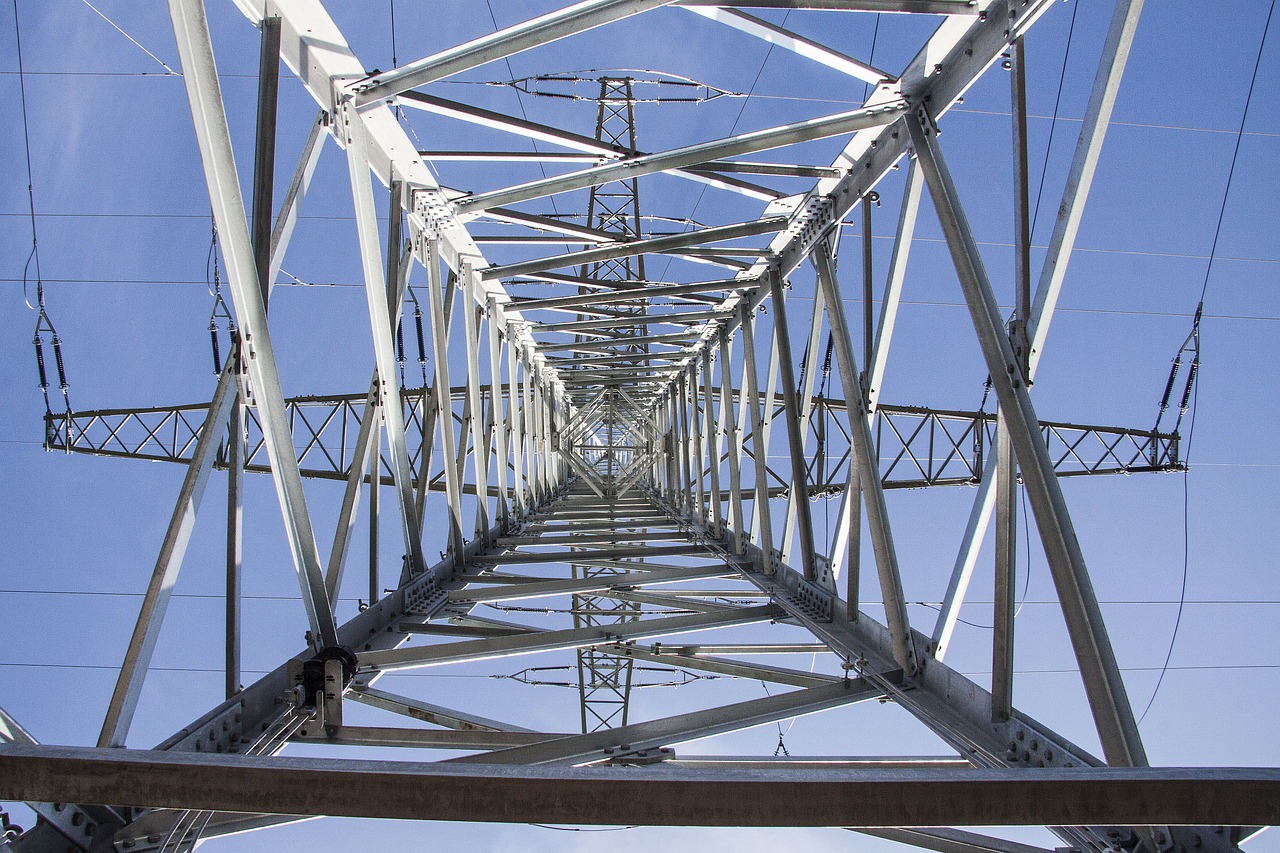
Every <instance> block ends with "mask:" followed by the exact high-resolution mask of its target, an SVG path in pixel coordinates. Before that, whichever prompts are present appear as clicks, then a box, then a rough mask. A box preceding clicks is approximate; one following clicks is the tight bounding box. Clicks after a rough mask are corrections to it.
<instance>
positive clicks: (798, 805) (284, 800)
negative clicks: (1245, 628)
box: [0, 744, 1280, 826]
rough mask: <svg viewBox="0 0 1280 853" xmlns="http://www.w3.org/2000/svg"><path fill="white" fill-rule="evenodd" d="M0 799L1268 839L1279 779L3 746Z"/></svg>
mask: <svg viewBox="0 0 1280 853" xmlns="http://www.w3.org/2000/svg"><path fill="white" fill-rule="evenodd" d="M0 799H4V800H10V801H15V800H16V801H22V800H28V801H36V802H90V803H92V802H117V803H118V802H121V801H124V802H128V803H131V804H133V805H136V806H151V807H160V808H184V809H207V810H216V811H232V812H262V811H269V812H275V813H279V814H327V815H342V816H350V817H376V818H397V819H405V820H453V821H502V822H508V823H531V822H539V823H542V822H550V823H570V824H582V825H592V824H599V825H617V824H619V823H625V824H638V825H651V826H662V825H682V826H687V825H702V826H886V825H888V826H945V825H961V826H974V825H984V826H1015V825H1044V824H1051V825H1079V824H1126V825H1141V824H1152V823H1162V824H1180V823H1182V824H1185V823H1195V824H1207V825H1240V824H1245V825H1248V824H1268V825H1271V824H1277V823H1280V769H1275V768H1160V769H1155V768H1140V769H1129V768H1124V769H1121V768H1072V769H1068V770H1062V769H1054V770H1050V769H1044V770H1022V769H1020V770H1008V769H997V770H987V769H971V770H948V769H935V770H919V771H913V770H866V771H861V772H857V773H851V772H849V771H848V770H844V769H838V770H823V769H821V768H812V769H797V768H788V769H785V770H770V769H768V768H760V769H753V770H750V771H732V770H723V769H719V768H711V769H692V768H691V769H687V770H681V769H673V768H666V767H631V768H625V769H621V768H617V767H603V768H592V767H559V766H550V767H547V766H534V767H522V766H509V765H508V766H503V767H501V768H498V767H493V766H488V765H465V764H456V763H446V764H440V763H420V762H390V761H343V760H333V759H318V758H263V757H254V758H251V757H245V756H241V755H227V754H216V753H173V752H167V753H156V752H152V751H145V750H127V749H91V748H87V747H40V746H17V745H12V744H10V745H7V746H0Z"/></svg>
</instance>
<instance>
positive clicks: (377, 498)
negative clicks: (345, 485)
mask: <svg viewBox="0 0 1280 853" xmlns="http://www.w3.org/2000/svg"><path fill="white" fill-rule="evenodd" d="M380 413H381V410H380V409H379V410H378V411H377V412H375V413H374V416H373V430H372V431H371V432H370V433H369V605H370V606H372V605H373V604H374V602H376V601H378V600H379V599H380V598H382V596H381V595H379V594H378V539H379V535H378V519H379V516H380V514H381V503H382V501H381V493H382V423H381V421H382V417H381V414H380ZM334 600H335V601H336V600H337V589H336V588H335V589H334Z"/></svg>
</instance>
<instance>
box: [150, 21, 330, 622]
mask: <svg viewBox="0 0 1280 853" xmlns="http://www.w3.org/2000/svg"><path fill="white" fill-rule="evenodd" d="M169 12H170V17H171V18H172V19H173V23H174V35H175V42H176V44H177V47H178V53H179V55H180V57H181V58H182V66H183V69H184V71H183V80H184V82H185V84H186V88H187V97H188V99H189V100H190V102H191V112H192V117H193V120H194V124H195V131H196V141H197V143H198V144H199V146H200V152H201V161H202V163H203V165H204V171H205V181H206V183H207V184H208V186H209V196H210V201H211V203H212V206H213V211H214V220H215V221H216V222H217V224H218V233H219V234H221V235H222V239H223V244H222V248H223V256H224V258H225V259H226V261H227V273H228V276H227V277H228V279H229V280H230V285H231V287H230V289H231V295H232V301H233V303H234V305H235V309H236V316H237V318H238V319H239V320H240V327H241V337H242V340H243V343H244V346H245V348H246V351H247V353H248V360H249V376H250V379H251V381H252V383H253V389H254V394H255V396H256V398H257V403H258V413H259V417H260V419H261V423H262V433H263V443H264V444H265V445H266V448H267V455H268V457H269V458H270V460H271V470H272V475H273V476H272V479H273V480H274V482H275V486H276V494H277V497H278V499H279V501H280V509H281V514H282V516H283V518H284V523H285V530H286V532H287V534H288V541H289V548H290V551H291V553H292V555H293V561H294V567H295V569H296V571H297V574H298V584H299V589H300V591H301V593H302V599H303V605H304V606H305V608H306V611H307V617H308V620H309V622H310V623H311V631H312V635H313V637H314V638H315V640H316V642H317V643H318V644H319V645H321V646H331V645H335V644H336V643H337V638H338V635H337V629H336V626H335V625H334V621H333V611H332V610H331V609H330V607H329V600H328V596H327V595H326V594H325V588H324V577H323V575H322V574H321V570H320V558H319V554H318V553H317V551H316V542H315V535H314V533H313V532H312V528H311V517H310V515H309V514H308V512H307V503H306V497H305V495H304V493H303V490H302V477H301V475H300V473H299V470H298V459H297V456H296V455H295V453H294V449H293V435H292V431H291V430H290V426H289V420H288V414H287V412H286V409H285V404H284V393H283V391H282V390H281V387H280V376H279V373H278V372H277V370H276V361H275V351H274V349H273V347H272V344H271V334H270V331H269V330H268V328H267V314H266V306H265V305H264V303H263V301H262V290H261V288H260V286H259V284H258V274H257V269H256V268H255V265H254V257H253V247H252V244H251V242H250V240H249V225H248V222H247V221H246V218H245V211H244V202H243V199H242V197H241V194H240V183H239V179H238V177H237V176H236V166H235V158H234V155H233V153H232V147H231V134H230V131H229V130H228V128H227V117H226V113H225V112H224V111H223V107H222V92H221V89H220V87H219V84H218V72H217V67H216V66H215V63H214V59H213V47H212V45H211V44H210V41H209V28H208V23H207V21H206V20H205V17H204V8H203V6H202V4H201V3H200V2H199V0H170V3H169Z"/></svg>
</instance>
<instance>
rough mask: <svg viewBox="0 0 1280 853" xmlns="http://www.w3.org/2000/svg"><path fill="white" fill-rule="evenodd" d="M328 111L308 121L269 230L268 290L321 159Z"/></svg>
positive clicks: (273, 284) (278, 268) (272, 285)
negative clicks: (291, 171) (298, 151)
mask: <svg viewBox="0 0 1280 853" xmlns="http://www.w3.org/2000/svg"><path fill="white" fill-rule="evenodd" d="M328 126H329V114H328V113H326V112H325V111H324V110H321V111H320V114H319V115H317V116H316V120H315V121H314V122H313V123H312V124H311V132H310V133H309V134H308V135H307V141H306V142H305V143H303V145H302V155H301V156H300V157H299V158H298V165H297V167H296V168H295V169H294V171H293V178H292V179H291V180H290V181H289V188H288V189H287V190H285V193H284V198H283V199H281V201H280V213H279V214H278V215H277V216H276V224H275V227H274V228H272V230H271V266H270V268H269V269H268V271H267V290H268V291H270V289H271V288H272V287H274V286H275V282H276V276H277V275H278V274H279V273H280V264H281V262H282V261H283V260H284V250H285V248H286V247H287V246H288V245H289V239H290V238H291V237H292V236H293V227H294V225H296V224H297V222H298V208H299V207H300V206H301V204H302V200H303V199H304V198H305V197H306V195H307V189H308V188H309V187H310V186H311V176H312V175H314V174H315V171H316V165H317V164H319V162H320V152H321V151H323V150H324V141H325V139H327V138H328V137H329V134H328V131H327V128H328Z"/></svg>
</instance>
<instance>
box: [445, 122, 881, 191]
mask: <svg viewBox="0 0 1280 853" xmlns="http://www.w3.org/2000/svg"><path fill="white" fill-rule="evenodd" d="M905 110H906V106H905V104H902V103H889V104H878V105H876V106H873V107H865V108H862V109H857V110H849V111H847V112H842V113H835V114H833V115H829V116H823V117H822V118H816V119H806V120H805V121H799V122H793V123H791V124H785V125H780V126H778V127H771V128H766V129H764V130H755V131H750V132H747V133H741V134H738V135H737V136H732V137H728V138H726V139H718V140H715V141H713V142H701V143H698V144H696V145H688V146H685V147H683V148H675V149H672V150H671V151H664V152H662V153H660V154H646V155H644V156H640V157H629V158H625V159H622V160H619V161H618V162H616V163H606V164H604V165H601V166H595V167H593V168H590V169H583V170H582V171H580V172H573V173H570V174H568V175H564V176H561V177H555V178H545V179H543V180H540V181H531V182H530V183H527V184H521V185H520V186H515V187H508V188H506V189H501V190H492V191H490V192H486V193H478V194H476V195H474V196H471V197H469V198H466V199H463V200H461V201H459V202H458V203H457V209H458V212H459V213H462V214H468V213H479V212H481V211H483V210H486V209H488V208H490V207H500V206H503V205H508V204H515V203H516V202H521V201H528V200H530V199H535V198H543V197H545V196H549V195H555V194H557V193H563V192H569V191H571V190H578V189H585V188H587V187H592V186H596V185H598V184H603V183H608V182H609V181H615V180H618V179H620V178H626V179H628V180H629V179H631V178H637V177H640V176H642V175H651V174H653V173H654V172H665V171H668V170H670V169H680V168H683V167H685V166H693V165H697V164H699V163H706V162H709V161H712V160H719V159H721V158H724V157H738V156H741V155H743V154H755V153H757V152H760V151H768V150H769V149H771V148H781V147H783V146H785V145H794V144H796V143H798V142H807V141H810V140H813V139H826V138H828V137H832V136H840V135H842V134H845V133H854V132H857V131H859V130H866V129H868V128H874V127H883V126H884V125H886V124H890V123H891V122H893V121H894V120H895V119H897V118H898V117H899V116H900V115H902V114H903V113H904V112H905Z"/></svg>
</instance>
